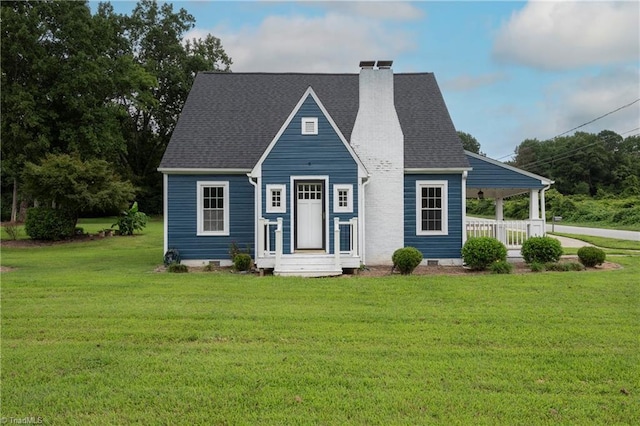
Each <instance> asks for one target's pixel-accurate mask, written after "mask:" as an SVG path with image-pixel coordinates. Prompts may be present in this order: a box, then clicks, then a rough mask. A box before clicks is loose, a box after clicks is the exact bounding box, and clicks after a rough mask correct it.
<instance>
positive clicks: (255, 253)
mask: <svg viewBox="0 0 640 426" xmlns="http://www.w3.org/2000/svg"><path fill="white" fill-rule="evenodd" d="M247 178H248V179H249V183H250V184H251V185H253V216H254V217H253V259H254V262H256V263H257V262H258V243H259V241H257V238H258V219H259V215H260V212H259V211H258V210H259V209H258V192H259V190H258V182H257V181H254V180H253V178H252V177H251V173H247ZM256 179H257V178H256Z"/></svg>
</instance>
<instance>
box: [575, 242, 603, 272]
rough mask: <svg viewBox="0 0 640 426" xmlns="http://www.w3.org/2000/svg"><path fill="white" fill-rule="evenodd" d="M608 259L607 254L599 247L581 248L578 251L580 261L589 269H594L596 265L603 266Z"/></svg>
mask: <svg viewBox="0 0 640 426" xmlns="http://www.w3.org/2000/svg"><path fill="white" fill-rule="evenodd" d="M606 258H607V255H606V253H605V252H604V251H603V250H602V249H599V248H598V247H589V246H587V247H581V248H580V249H578V259H579V260H580V263H582V264H583V265H584V266H586V267H587V268H593V267H594V266H596V265H602V263H603V262H604V260H605V259H606Z"/></svg>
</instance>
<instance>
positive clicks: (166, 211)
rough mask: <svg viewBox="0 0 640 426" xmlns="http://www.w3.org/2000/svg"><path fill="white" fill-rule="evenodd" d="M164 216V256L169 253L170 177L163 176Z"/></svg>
mask: <svg viewBox="0 0 640 426" xmlns="http://www.w3.org/2000/svg"><path fill="white" fill-rule="evenodd" d="M162 197H163V200H162V216H164V224H163V228H164V232H163V233H164V243H163V248H164V251H163V252H162V256H164V255H165V253H166V252H168V251H169V175H167V174H166V173H163V174H162Z"/></svg>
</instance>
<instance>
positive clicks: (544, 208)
mask: <svg viewBox="0 0 640 426" xmlns="http://www.w3.org/2000/svg"><path fill="white" fill-rule="evenodd" d="M549 188H551V185H547V186H545V187H544V188H542V190H541V191H540V204H541V209H542V230H543V231H544V232H543V235H547V206H546V204H547V203H546V201H545V199H544V192H545V191H546V190H547V189H549Z"/></svg>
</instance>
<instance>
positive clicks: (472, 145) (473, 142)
mask: <svg viewBox="0 0 640 426" xmlns="http://www.w3.org/2000/svg"><path fill="white" fill-rule="evenodd" d="M458 137H459V138H460V140H461V141H462V147H463V148H464V149H465V150H467V151H470V152H475V153H476V154H480V155H485V154H484V153H483V152H480V142H478V140H477V139H476V138H475V137H473V136H471V135H470V134H469V133H465V132H461V131H458Z"/></svg>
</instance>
